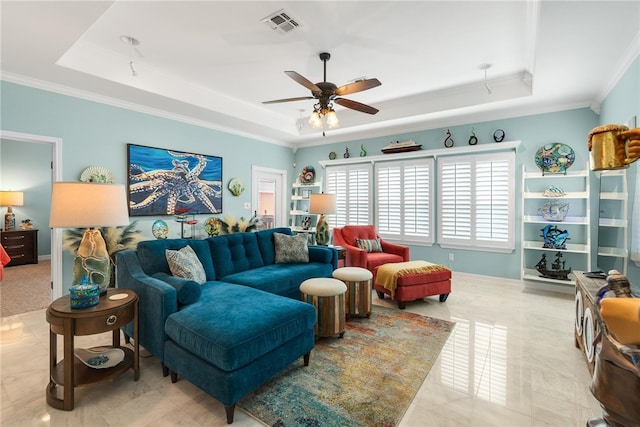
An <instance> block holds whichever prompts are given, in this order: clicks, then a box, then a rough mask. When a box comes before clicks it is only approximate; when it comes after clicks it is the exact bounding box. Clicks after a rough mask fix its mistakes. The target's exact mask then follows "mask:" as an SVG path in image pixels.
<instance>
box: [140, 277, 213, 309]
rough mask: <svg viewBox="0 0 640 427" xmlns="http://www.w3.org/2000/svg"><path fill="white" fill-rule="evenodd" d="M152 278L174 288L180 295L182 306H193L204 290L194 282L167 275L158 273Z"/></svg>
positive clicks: (179, 300) (179, 299)
mask: <svg viewBox="0 0 640 427" xmlns="http://www.w3.org/2000/svg"><path fill="white" fill-rule="evenodd" d="M152 277H153V278H155V279H159V280H162V281H163V282H165V283H167V284H169V285H171V286H173V287H174V288H175V289H176V292H177V293H178V302H179V303H180V305H189V304H193V303H194V302H196V301H198V300H199V299H200V295H202V288H201V287H200V285H199V284H197V283H196V282H194V281H193V280H189V279H183V278H181V277H176V276H171V275H169V274H167V273H156V274H154V275H153V276H152Z"/></svg>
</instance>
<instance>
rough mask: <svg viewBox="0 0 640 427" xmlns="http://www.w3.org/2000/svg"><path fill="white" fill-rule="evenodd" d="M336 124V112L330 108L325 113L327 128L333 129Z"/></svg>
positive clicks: (337, 123) (337, 122)
mask: <svg viewBox="0 0 640 427" xmlns="http://www.w3.org/2000/svg"><path fill="white" fill-rule="evenodd" d="M338 125H339V121H338V115H337V114H336V112H335V111H333V108H332V109H331V110H329V112H328V113H327V126H329V129H335V128H337V127H338Z"/></svg>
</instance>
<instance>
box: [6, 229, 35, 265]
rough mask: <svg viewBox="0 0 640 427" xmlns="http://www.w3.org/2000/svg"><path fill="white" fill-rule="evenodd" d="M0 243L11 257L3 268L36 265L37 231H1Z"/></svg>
mask: <svg viewBox="0 0 640 427" xmlns="http://www.w3.org/2000/svg"><path fill="white" fill-rule="evenodd" d="M0 242H2V246H3V247H4V250H5V251H7V254H9V256H10V257H11V262H10V263H9V264H7V265H6V266H5V267H12V266H14V265H22V264H37V263H38V230H13V231H2V232H0Z"/></svg>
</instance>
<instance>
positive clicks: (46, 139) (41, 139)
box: [0, 130, 62, 301]
mask: <svg viewBox="0 0 640 427" xmlns="http://www.w3.org/2000/svg"><path fill="white" fill-rule="evenodd" d="M0 139H6V140H11V141H18V142H24V143H30V144H47V145H49V146H50V148H51V181H52V182H53V181H61V180H62V139H60V138H55V137H50V136H42V135H32V134H27V133H20V132H12V131H5V130H0ZM47 226H48V224H47ZM42 231H43V232H45V230H42ZM50 233H51V281H52V288H51V300H52V301H53V300H55V299H57V298H59V297H61V296H62V230H61V229H53V230H50Z"/></svg>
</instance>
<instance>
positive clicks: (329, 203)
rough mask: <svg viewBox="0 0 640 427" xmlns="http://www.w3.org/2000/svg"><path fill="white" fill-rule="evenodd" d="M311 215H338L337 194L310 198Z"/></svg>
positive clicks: (317, 195) (318, 195)
mask: <svg viewBox="0 0 640 427" xmlns="http://www.w3.org/2000/svg"><path fill="white" fill-rule="evenodd" d="M309 213H311V214H325V215H334V214H335V213H336V195H335V194H312V195H310V196H309Z"/></svg>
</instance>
